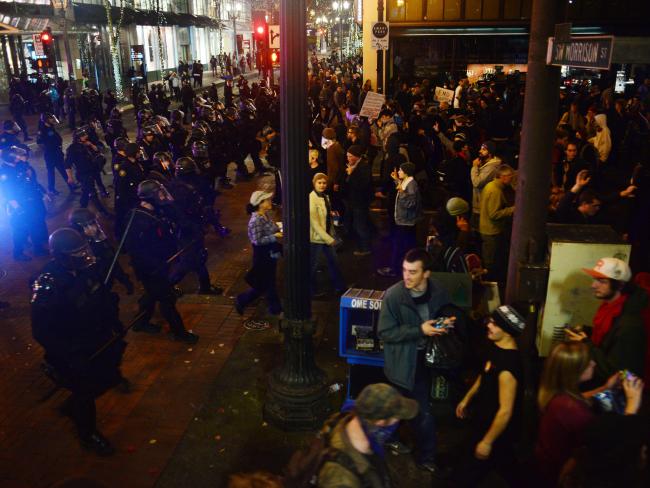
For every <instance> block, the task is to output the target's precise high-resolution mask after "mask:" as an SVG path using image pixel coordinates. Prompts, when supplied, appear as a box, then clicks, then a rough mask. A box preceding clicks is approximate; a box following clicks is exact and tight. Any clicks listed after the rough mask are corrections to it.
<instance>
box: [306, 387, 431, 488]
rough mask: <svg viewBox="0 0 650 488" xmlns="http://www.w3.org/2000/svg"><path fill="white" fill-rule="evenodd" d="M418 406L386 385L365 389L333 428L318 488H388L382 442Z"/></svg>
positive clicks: (415, 412)
mask: <svg viewBox="0 0 650 488" xmlns="http://www.w3.org/2000/svg"><path fill="white" fill-rule="evenodd" d="M417 411H418V404H417V402H416V401H415V400H410V399H408V398H405V397H403V396H402V395H400V394H399V392H398V391H397V390H396V389H395V388H393V387H392V386H390V385H387V384H385V383H377V384H374V385H368V386H366V387H365V388H364V389H363V390H362V391H361V393H360V394H359V396H358V397H357V399H356V401H355V404H354V409H353V410H352V412H350V413H349V414H348V415H346V416H345V417H343V418H342V419H341V420H340V421H339V422H338V423H337V424H336V425H335V426H334V428H333V430H332V433H331V436H330V440H329V447H330V448H333V449H334V450H335V451H334V454H333V455H332V456H330V458H329V460H328V461H326V462H325V463H324V464H323V466H322V468H321V469H320V471H319V473H318V486H319V488H362V487H370V488H389V487H390V486H391V482H390V478H389V476H388V470H387V469H386V462H385V461H384V459H383V458H384V448H383V446H384V443H385V442H386V439H387V438H389V437H390V436H391V434H392V433H393V432H395V430H397V427H398V426H399V421H400V420H408V419H412V418H413V417H415V415H416V414H417Z"/></svg>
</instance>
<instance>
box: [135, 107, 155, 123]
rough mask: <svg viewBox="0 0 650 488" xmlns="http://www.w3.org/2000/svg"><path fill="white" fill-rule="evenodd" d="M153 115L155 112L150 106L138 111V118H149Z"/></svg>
mask: <svg viewBox="0 0 650 488" xmlns="http://www.w3.org/2000/svg"><path fill="white" fill-rule="evenodd" d="M151 117H153V112H152V111H151V110H150V109H148V108H143V109H141V110H140V111H139V112H138V120H141V121H142V120H149V119H150V118H151Z"/></svg>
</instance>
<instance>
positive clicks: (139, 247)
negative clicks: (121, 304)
mask: <svg viewBox="0 0 650 488" xmlns="http://www.w3.org/2000/svg"><path fill="white" fill-rule="evenodd" d="M132 212H133V214H132V215H133V220H132V222H131V228H130V230H129V232H128V234H127V237H126V248H127V250H128V251H129V254H130V255H131V263H132V265H133V268H134V269H135V272H136V275H137V276H138V277H139V278H142V277H147V276H161V277H162V276H166V274H167V271H168V265H167V264H166V261H167V260H168V259H169V258H170V257H172V256H173V255H174V253H176V251H177V249H176V238H175V229H174V225H173V223H172V222H171V220H170V219H169V218H168V217H166V216H165V215H164V214H163V212H162V211H160V210H157V209H154V210H149V209H147V208H145V207H143V206H141V205H140V206H138V207H136V208H134V209H133V210H132ZM130 218H131V215H129V219H130Z"/></svg>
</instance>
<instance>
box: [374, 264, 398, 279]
mask: <svg viewBox="0 0 650 488" xmlns="http://www.w3.org/2000/svg"><path fill="white" fill-rule="evenodd" d="M377 274H378V275H379V276H386V277H394V276H397V273H395V271H393V268H391V267H390V266H386V267H385V268H378V269H377Z"/></svg>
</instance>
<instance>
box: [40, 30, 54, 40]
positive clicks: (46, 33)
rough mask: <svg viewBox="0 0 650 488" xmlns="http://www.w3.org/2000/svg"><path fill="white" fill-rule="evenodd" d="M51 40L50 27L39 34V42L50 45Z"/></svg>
mask: <svg viewBox="0 0 650 488" xmlns="http://www.w3.org/2000/svg"><path fill="white" fill-rule="evenodd" d="M52 39H53V37H52V29H51V28H50V27H48V28H47V29H45V30H44V31H43V32H41V42H42V43H43V44H50V43H51V42H52Z"/></svg>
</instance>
